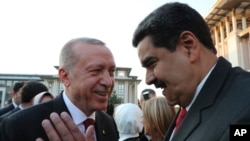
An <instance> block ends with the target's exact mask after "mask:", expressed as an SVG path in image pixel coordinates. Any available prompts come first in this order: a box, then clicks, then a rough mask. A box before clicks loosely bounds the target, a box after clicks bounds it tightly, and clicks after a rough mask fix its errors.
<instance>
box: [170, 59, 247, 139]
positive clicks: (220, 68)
mask: <svg viewBox="0 0 250 141" xmlns="http://www.w3.org/2000/svg"><path fill="white" fill-rule="evenodd" d="M249 86H250V73H249V72H247V71H244V70H242V69H241V68H239V67H236V68H232V66H231V64H230V63H229V62H228V61H226V60H225V59H224V58H222V57H220V58H219V60H218V62H217V64H216V66H215V68H214V69H213V71H212V72H211V74H210V76H209V77H208V79H207V81H206V82H205V84H204V86H203V87H202V89H201V91H200V93H199V95H198V96H197V98H196V100H195V102H194V103H193V105H192V106H191V107H190V109H189V111H188V113H187V115H186V116H185V118H184V119H183V122H182V124H181V125H180V127H179V130H178V131H177V132H176V133H175V135H174V136H173V138H172V141H229V137H230V136H229V131H230V125H231V124H250V108H249V107H250V87H249ZM175 120H176V119H175ZM175 120H174V122H173V123H172V125H171V126H170V128H169V131H168V132H167V135H166V137H165V141H168V140H169V139H170V136H171V134H172V131H173V129H174V127H175Z"/></svg>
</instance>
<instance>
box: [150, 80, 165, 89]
mask: <svg viewBox="0 0 250 141" xmlns="http://www.w3.org/2000/svg"><path fill="white" fill-rule="evenodd" d="M153 84H154V85H155V87H156V88H165V87H166V85H165V83H164V82H163V81H160V80H155V81H154V82H153Z"/></svg>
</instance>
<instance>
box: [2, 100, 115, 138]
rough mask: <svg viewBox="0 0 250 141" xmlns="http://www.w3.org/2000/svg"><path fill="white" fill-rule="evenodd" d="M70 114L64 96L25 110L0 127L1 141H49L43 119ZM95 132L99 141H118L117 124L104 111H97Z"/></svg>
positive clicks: (3, 122) (12, 116)
mask: <svg viewBox="0 0 250 141" xmlns="http://www.w3.org/2000/svg"><path fill="white" fill-rule="evenodd" d="M63 111H66V112H68V113H69V111H68V109H67V107H66V105H65V103H64V101H63V98H62V95H59V96H58V97H57V98H55V99H53V100H51V101H48V102H45V103H42V104H40V105H36V106H33V107H29V108H27V109H24V110H22V111H20V112H18V113H15V114H13V115H11V116H9V117H6V118H5V119H4V120H3V121H2V122H1V125H0V130H1V132H0V136H1V137H2V138H1V141H35V140H36V138H37V137H42V138H43V139H45V140H46V141H48V138H47V135H46V134H45V131H44V130H43V127H42V126H41V122H42V120H43V119H49V115H50V113H51V112H57V113H59V114H60V113H61V112H63ZM94 126H95V131H96V136H97V140H98V141H117V140H118V134H117V130H116V125H115V122H114V121H113V120H112V118H111V117H110V116H108V115H107V114H105V113H104V112H102V111H96V119H95V125H94Z"/></svg>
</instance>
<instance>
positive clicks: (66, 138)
mask: <svg viewBox="0 0 250 141" xmlns="http://www.w3.org/2000/svg"><path fill="white" fill-rule="evenodd" d="M50 120H51V121H52V123H53V125H54V127H55V128H54V127H53V125H52V123H51V122H50ZM50 120H48V119H45V120H43V121H42V126H43V128H44V130H45V132H46V134H47V136H48V138H49V140H50V141H95V135H94V126H93V125H91V126H89V128H88V129H87V131H86V137H84V135H83V134H82V133H81V131H80V130H79V128H78V127H77V125H76V124H75V123H74V121H73V120H72V118H71V117H70V116H69V114H68V113H67V112H62V113H61V115H60V116H59V115H58V114H57V113H51V114H50ZM36 141H43V139H41V138H37V139H36Z"/></svg>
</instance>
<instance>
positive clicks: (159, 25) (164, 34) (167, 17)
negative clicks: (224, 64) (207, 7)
mask: <svg viewBox="0 0 250 141" xmlns="http://www.w3.org/2000/svg"><path fill="white" fill-rule="evenodd" d="M183 31H190V32H192V33H193V34H194V35H195V36H196V37H197V38H198V40H199V41H200V42H201V43H202V44H203V45H204V46H205V47H206V48H208V49H209V50H211V51H212V52H214V53H215V54H216V52H217V51H216V48H215V47H214V44H213V41H212V38H211V33H210V30H209V27H208V25H207V24H206V22H205V20H204V19H203V18H202V16H201V15H200V14H199V13H198V12H197V11H196V10H194V9H193V8H191V7H189V6H188V5H187V4H182V3H178V2H174V3H167V4H165V5H163V6H161V7H159V8H158V9H156V10H155V11H153V12H152V13H151V14H149V15H148V16H147V17H146V18H145V19H144V20H143V21H142V22H141V23H140V24H139V25H138V27H137V29H136V31H135V33H134V37H133V46H134V47H136V46H137V45H138V44H139V42H140V41H141V40H143V39H144V38H145V37H146V36H150V37H151V40H152V44H153V45H154V46H155V47H164V48H166V49H168V50H169V51H171V52H173V51H175V50H176V45H177V43H178V41H179V36H180V34H181V33H182V32H183Z"/></svg>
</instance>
